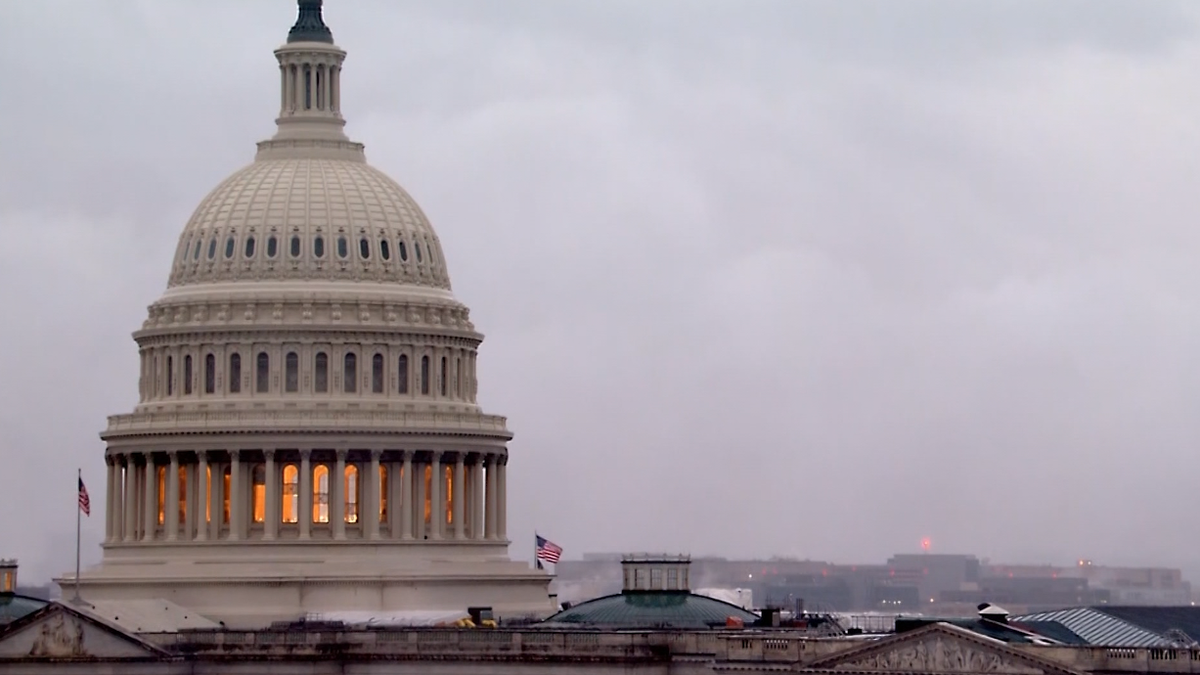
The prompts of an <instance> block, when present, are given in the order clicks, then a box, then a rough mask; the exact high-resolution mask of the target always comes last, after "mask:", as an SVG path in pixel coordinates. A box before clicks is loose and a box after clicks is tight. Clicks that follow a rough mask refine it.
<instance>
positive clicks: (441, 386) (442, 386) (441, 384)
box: [438, 356, 450, 396]
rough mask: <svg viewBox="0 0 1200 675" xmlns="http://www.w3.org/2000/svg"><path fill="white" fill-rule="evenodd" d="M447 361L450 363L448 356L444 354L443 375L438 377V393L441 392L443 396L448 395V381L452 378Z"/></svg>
mask: <svg viewBox="0 0 1200 675" xmlns="http://www.w3.org/2000/svg"><path fill="white" fill-rule="evenodd" d="M447 363H448V361H447V359H446V357H444V356H443V357H442V376H441V377H440V378H438V394H440V395H442V396H445V395H446V382H448V381H449V380H450V377H449V375H450V372H449V371H450V367H449V366H448V365H447Z"/></svg>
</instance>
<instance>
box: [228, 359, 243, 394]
mask: <svg viewBox="0 0 1200 675" xmlns="http://www.w3.org/2000/svg"><path fill="white" fill-rule="evenodd" d="M241 390H242V355H241V354H236V353H235V354H230V355H229V393H231V394H237V393H239V392H240V391H241Z"/></svg>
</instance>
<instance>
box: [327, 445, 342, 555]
mask: <svg viewBox="0 0 1200 675" xmlns="http://www.w3.org/2000/svg"><path fill="white" fill-rule="evenodd" d="M335 466H336V467H337V470H336V471H335V472H334V474H333V475H332V476H330V477H329V487H330V490H329V493H330V498H331V501H333V503H332V504H330V506H331V507H332V508H331V509H330V512H331V513H332V516H333V538H334V539H345V538H346V450H345V448H339V449H338V450H337V464H336V465H335Z"/></svg>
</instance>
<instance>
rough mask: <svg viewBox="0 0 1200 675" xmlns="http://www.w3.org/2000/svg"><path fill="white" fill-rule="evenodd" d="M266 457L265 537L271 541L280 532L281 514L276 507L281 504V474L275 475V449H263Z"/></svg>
mask: <svg viewBox="0 0 1200 675" xmlns="http://www.w3.org/2000/svg"><path fill="white" fill-rule="evenodd" d="M263 457H265V458H266V466H265V469H266V474H267V476H266V481H267V485H266V497H265V499H266V501H267V503H266V504H263V539H265V540H267V541H270V540H272V539H274V538H275V537H276V535H277V534H278V533H279V516H277V515H275V508H276V507H277V506H279V476H276V475H275V449H274V448H267V449H266V450H263Z"/></svg>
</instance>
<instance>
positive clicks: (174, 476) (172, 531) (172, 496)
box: [163, 450, 179, 541]
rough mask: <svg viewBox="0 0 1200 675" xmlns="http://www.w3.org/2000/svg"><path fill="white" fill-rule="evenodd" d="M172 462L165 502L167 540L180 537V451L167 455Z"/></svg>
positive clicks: (164, 513) (167, 480) (168, 470)
mask: <svg viewBox="0 0 1200 675" xmlns="http://www.w3.org/2000/svg"><path fill="white" fill-rule="evenodd" d="M167 456H168V457H169V458H170V461H171V463H170V464H169V465H168V468H167V479H166V484H167V498H166V500H165V501H164V503H163V523H164V526H165V527H166V528H167V541H175V540H176V539H177V538H178V537H179V453H178V452H176V451H174V450H172V451H170V452H169V453H168V455H167Z"/></svg>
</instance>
